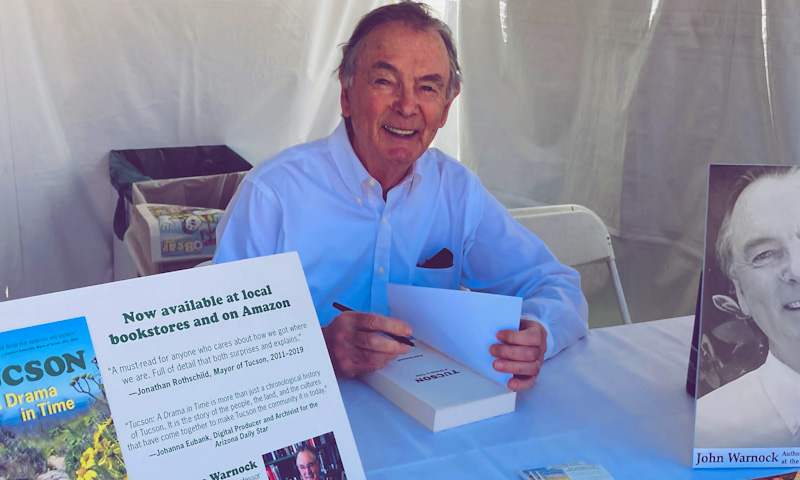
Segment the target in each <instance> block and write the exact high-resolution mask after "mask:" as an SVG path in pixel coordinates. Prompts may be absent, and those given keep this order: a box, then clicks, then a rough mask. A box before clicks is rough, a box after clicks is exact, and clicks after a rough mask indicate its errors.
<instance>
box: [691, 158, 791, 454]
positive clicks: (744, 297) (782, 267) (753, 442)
mask: <svg viewBox="0 0 800 480" xmlns="http://www.w3.org/2000/svg"><path fill="white" fill-rule="evenodd" d="M704 253H705V261H704V270H703V288H702V308H701V323H700V337H699V345H698V376H697V412H696V420H695V443H694V446H695V449H697V448H726V449H751V448H760V449H769V448H780V447H797V446H800V432H798V429H799V428H800V168H798V167H788V166H763V165H761V166H752V165H750V166H747V165H712V166H711V167H710V176H709V191H708V212H707V218H706V241H705V252H704ZM762 456H763V457H764V458H763V459H762V460H763V461H764V462H766V463H770V462H771V461H772V460H771V459H772V458H773V457H771V456H769V455H762ZM720 457H724V459H725V461H726V462H727V461H729V460H730V461H731V462H733V463H736V458H739V457H738V456H734V457H731V456H730V455H724V456H723V455H720ZM768 457H769V458H768ZM703 458H705V457H703ZM709 458H711V459H714V460H716V458H717V457H716V456H715V455H711V456H710V457H709ZM728 466H732V465H728ZM775 466H778V465H775Z"/></svg>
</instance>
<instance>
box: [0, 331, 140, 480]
mask: <svg viewBox="0 0 800 480" xmlns="http://www.w3.org/2000/svg"><path fill="white" fill-rule="evenodd" d="M0 358H2V365H3V371H2V376H1V377H0V378H2V385H0V393H2V401H0V476H2V477H5V478H36V476H37V475H38V474H40V473H42V472H44V471H48V470H49V471H50V472H52V473H51V478H70V479H74V478H81V479H83V478H86V479H88V478H95V479H98V480H103V479H117V478H120V479H121V478H127V472H126V470H125V465H124V463H123V461H122V455H121V449H120V444H119V441H118V440H117V436H116V430H115V428H114V423H113V420H112V418H111V410H110V409H109V406H108V399H107V398H106V392H105V387H104V385H103V380H102V378H101V376H100V367H99V366H98V363H97V357H96V356H95V354H94V347H93V346H92V342H91V338H90V337H89V330H88V328H87V326H86V320H85V319H84V318H75V319H71V320H64V321H60V322H55V323H52V324H48V325H39V326H35V327H28V328H23V329H20V330H13V331H10V332H3V333H0Z"/></svg>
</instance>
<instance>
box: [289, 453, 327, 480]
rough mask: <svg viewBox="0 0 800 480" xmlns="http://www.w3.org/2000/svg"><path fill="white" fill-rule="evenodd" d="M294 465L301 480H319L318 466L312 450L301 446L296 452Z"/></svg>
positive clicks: (317, 460) (315, 455)
mask: <svg viewBox="0 0 800 480" xmlns="http://www.w3.org/2000/svg"><path fill="white" fill-rule="evenodd" d="M295 465H297V471H298V472H300V477H301V478H302V479H303V480H320V478H321V477H320V474H319V470H320V465H319V459H318V458H317V454H316V453H315V452H314V450H313V449H311V448H310V447H308V446H306V445H305V444H303V445H302V446H301V447H300V449H299V450H298V451H297V457H295Z"/></svg>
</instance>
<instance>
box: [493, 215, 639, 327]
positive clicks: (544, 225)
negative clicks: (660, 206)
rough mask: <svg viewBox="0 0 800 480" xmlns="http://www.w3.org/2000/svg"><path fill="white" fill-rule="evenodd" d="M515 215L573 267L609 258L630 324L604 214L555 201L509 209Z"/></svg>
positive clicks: (621, 302) (558, 256)
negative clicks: (601, 217) (558, 203)
mask: <svg viewBox="0 0 800 480" xmlns="http://www.w3.org/2000/svg"><path fill="white" fill-rule="evenodd" d="M509 211H510V212H511V215H512V216H513V217H514V218H515V219H516V220H517V221H518V222H519V223H521V224H522V225H523V226H524V227H525V228H527V229H528V230H530V231H531V232H533V233H534V234H535V235H536V236H537V237H539V238H541V239H542V241H544V243H545V244H546V245H547V247H548V248H550V251H552V252H553V254H554V255H555V256H556V258H558V260H559V261H560V262H561V263H563V264H565V265H569V266H571V267H575V266H578V265H584V264H587V263H594V262H598V261H601V260H603V261H605V262H606V265H608V270H609V272H610V273H611V279H612V281H613V284H614V292H615V293H616V294H617V302H618V303H619V310H620V313H621V314H622V321H623V322H625V324H626V325H630V323H631V316H630V314H629V313H628V305H627V303H626V302H625V295H624V294H623V293H622V285H621V284H620V281H619V273H618V272H617V264H616V262H615V261H614V249H613V248H612V247H611V236H610V235H609V234H608V229H607V228H606V226H605V224H604V223H603V221H602V220H600V217H598V216H597V215H596V214H595V213H594V212H593V211H591V210H589V209H588V208H586V207H582V206H580V205H552V206H544V207H526V208H512V209H509Z"/></svg>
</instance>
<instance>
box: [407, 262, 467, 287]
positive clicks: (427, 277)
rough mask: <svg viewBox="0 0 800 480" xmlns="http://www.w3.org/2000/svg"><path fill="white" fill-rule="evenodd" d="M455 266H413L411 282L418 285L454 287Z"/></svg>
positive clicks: (455, 279) (455, 280) (455, 284)
mask: <svg viewBox="0 0 800 480" xmlns="http://www.w3.org/2000/svg"><path fill="white" fill-rule="evenodd" d="M457 280H458V279H457V278H455V268H454V267H448V268H421V267H414V276H413V278H412V281H411V284H412V285H416V286H418V287H431V288H456V286H457V285H458V281H457Z"/></svg>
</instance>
